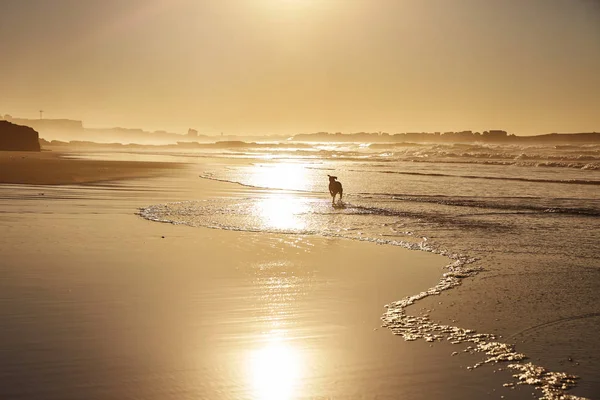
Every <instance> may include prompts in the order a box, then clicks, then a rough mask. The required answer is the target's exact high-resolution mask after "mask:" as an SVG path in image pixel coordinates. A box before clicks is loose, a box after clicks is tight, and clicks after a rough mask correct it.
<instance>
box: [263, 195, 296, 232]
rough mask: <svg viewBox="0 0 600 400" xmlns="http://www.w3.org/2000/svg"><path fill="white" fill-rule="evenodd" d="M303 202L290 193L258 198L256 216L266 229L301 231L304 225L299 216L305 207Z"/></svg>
mask: <svg viewBox="0 0 600 400" xmlns="http://www.w3.org/2000/svg"><path fill="white" fill-rule="evenodd" d="M307 207H308V206H307V205H306V203H305V202H302V201H301V200H300V199H298V198H296V197H294V196H291V195H272V196H270V197H268V198H265V199H262V200H259V202H258V203H257V205H256V216H257V217H258V218H260V221H261V225H262V226H263V227H265V228H267V229H276V230H283V231H301V230H303V229H304V228H305V227H306V224H305V222H304V219H303V218H302V217H301V215H300V214H302V213H303V212H304V211H306V209H307Z"/></svg>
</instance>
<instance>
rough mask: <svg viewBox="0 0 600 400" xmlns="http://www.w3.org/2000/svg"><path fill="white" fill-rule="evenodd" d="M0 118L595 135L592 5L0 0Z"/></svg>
mask: <svg viewBox="0 0 600 400" xmlns="http://www.w3.org/2000/svg"><path fill="white" fill-rule="evenodd" d="M1 8H2V9H1V10H0V114H12V115H13V116H22V117H30V118H36V117H37V116H38V115H39V114H38V110H39V109H44V110H45V114H44V116H45V117H47V118H72V119H82V120H83V121H84V123H85V124H86V126H124V127H140V128H146V129H151V130H154V129H167V130H171V131H176V132H179V133H183V132H184V131H186V130H187V128H189V127H192V128H196V129H198V130H199V131H200V132H201V133H208V134H212V133H218V132H225V133H229V134H293V133H302V132H316V131H331V132H335V131H342V132H357V131H387V132H390V133H396V132H407V131H419V132H420V131H447V130H464V129H469V130H480V131H482V130H488V129H505V130H508V131H509V132H511V133H515V134H518V135H528V134H536V133H548V132H580V131H594V130H595V131H600V2H598V1H596V0H214V1H212V0H52V1H49V0H4V1H2V2H1Z"/></svg>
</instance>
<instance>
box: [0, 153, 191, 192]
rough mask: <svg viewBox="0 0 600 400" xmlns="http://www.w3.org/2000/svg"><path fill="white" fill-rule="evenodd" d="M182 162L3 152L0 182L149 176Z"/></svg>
mask: <svg viewBox="0 0 600 400" xmlns="http://www.w3.org/2000/svg"><path fill="white" fill-rule="evenodd" d="M178 167H180V165H179V164H175V163H166V162H143V161H98V160H86V159H77V158H70V157H69V154H65V153H60V152H54V151H42V152H39V153H38V152H25V151H23V152H20V151H18V152H15V151H0V184H2V183H19V184H31V185H66V184H74V183H92V182H102V181H114V180H118V179H127V178H136V177H148V176H156V175H159V174H164V173H166V172H167V171H169V170H173V169H177V168H178Z"/></svg>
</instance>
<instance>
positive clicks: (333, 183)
mask: <svg viewBox="0 0 600 400" xmlns="http://www.w3.org/2000/svg"><path fill="white" fill-rule="evenodd" d="M327 176H328V177H329V193H331V204H335V195H336V194H339V195H340V200H339V201H342V195H343V194H344V189H343V188H342V182H340V181H337V180H336V179H337V176H331V175H327Z"/></svg>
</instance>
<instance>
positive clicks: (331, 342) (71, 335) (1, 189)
mask: <svg viewBox="0 0 600 400" xmlns="http://www.w3.org/2000/svg"><path fill="white" fill-rule="evenodd" d="M50 162H55V161H50ZM96 163H97V164H95V165H97V166H100V167H101V166H102V165H106V162H103V161H97V162H96ZM36 165H38V166H39V165H45V164H44V163H40V164H36ZM90 165H91V164H90ZM113 166H115V164H113ZM138 167H139V165H138ZM128 168H130V169H128ZM136 168H137V167H132V166H126V167H125V168H124V169H125V170H126V171H124V170H119V169H118V168H117V170H118V171H117V172H118V173H117V172H115V174H116V175H117V176H116V177H118V178H123V177H124V176H125V175H122V174H125V173H132V172H133V171H139V169H136ZM152 170H153V171H154V169H152ZM83 171H85V169H83ZM174 171H175V170H174ZM176 172H177V175H176V176H169V177H151V178H145V179H135V180H120V181H118V182H112V183H106V182H105V183H104V184H102V185H86V186H79V185H67V186H44V185H1V186H0V209H1V210H2V211H3V212H2V214H0V227H1V229H2V232H3V237H2V239H1V241H0V247H1V249H2V263H1V264H0V275H1V276H2V281H1V282H2V283H1V284H0V285H1V290H0V326H2V329H1V330H0V354H1V358H2V360H3V362H2V364H1V366H0V397H1V398H11V399H39V398H44V399H81V398H86V399H106V398H120V399H124V398H145V399H171V398H172V399H188V398H189V399H192V398H194V399H197V398H210V399H239V398H242V399H244V398H249V399H250V398H253V399H295V398H331V399H338V398H339V399H362V398H378V399H397V398H406V399H436V398H445V399H465V398H488V397H489V398H500V396H504V398H515V399H519V398H531V393H532V392H533V389H532V388H531V387H524V388H518V389H514V390H511V389H507V388H504V387H502V384H503V383H505V382H508V381H509V380H510V374H509V373H508V372H507V371H504V370H500V369H499V368H497V367H494V366H489V367H485V368H479V369H477V370H473V371H470V370H467V368H466V367H467V366H469V365H473V364H475V363H476V362H478V361H480V357H477V356H473V355H469V354H461V355H460V356H458V357H451V356H450V353H452V352H454V351H457V350H460V349H459V348H457V346H452V345H450V344H448V343H443V342H442V343H437V342H436V343H427V342H423V341H418V342H405V341H404V340H402V338H400V337H397V336H394V335H392V334H391V333H390V331H389V330H387V329H382V328H380V325H381V320H380V317H381V315H382V314H383V312H384V311H385V309H384V305H385V304H387V303H389V302H392V301H395V300H399V299H402V298H403V297H405V296H409V295H413V294H416V293H418V292H420V291H422V290H426V289H427V288H429V287H431V286H433V285H435V284H436V283H437V282H438V280H439V279H440V276H441V274H442V273H443V272H444V269H443V266H444V265H446V264H448V259H446V258H444V257H441V256H438V255H434V254H429V253H425V252H419V251H410V250H406V249H402V248H400V247H394V246H378V245H375V244H373V243H366V242H357V241H351V240H344V239H336V238H320V237H314V236H302V235H282V234H267V233H250V232H234V231H223V230H214V229H206V228H190V227H184V226H174V225H170V224H159V223H154V222H150V221H146V220H144V219H142V218H140V217H139V216H137V215H135V213H136V211H137V210H138V208H140V207H143V206H147V205H149V204H156V203H161V202H165V201H178V200H188V199H196V200H197V199H203V198H222V197H225V196H226V197H229V198H231V197H239V198H243V197H244V196H249V195H252V189H248V188H242V187H239V186H234V185H231V184H226V183H222V182H214V181H207V180H199V179H197V175H195V174H193V173H191V172H190V171H187V170H185V169H181V170H176ZM27 173H31V171H28V172H27ZM5 174H6V172H5ZM81 174H82V175H79V176H80V177H82V178H83V179H84V180H83V181H89V180H86V179H91V178H93V179H96V178H97V177H98V175H93V174H92V175H93V177H89V176H85V174H83V173H82V172H81ZM141 175H142V176H145V173H142V174H141ZM102 180H104V179H102ZM53 182H55V183H56V182H57V181H53ZM30 183H38V182H35V181H32V182H30ZM42 193H43V195H42ZM419 307H420V306H418V305H417V306H415V308H419ZM439 307H440V308H442V307H443V305H442V304H439ZM415 312H418V310H416V311H415ZM492 371H496V372H494V373H492Z"/></svg>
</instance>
